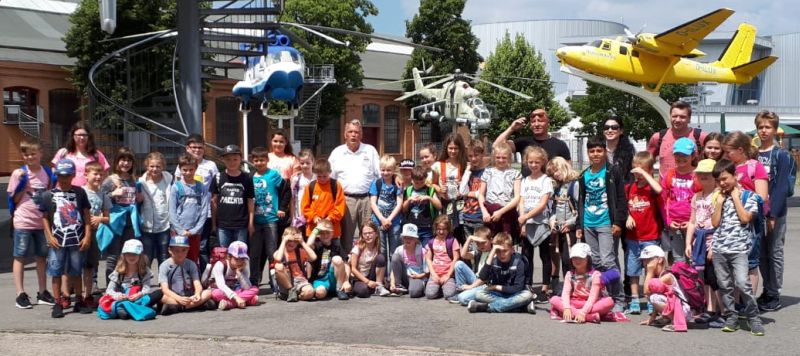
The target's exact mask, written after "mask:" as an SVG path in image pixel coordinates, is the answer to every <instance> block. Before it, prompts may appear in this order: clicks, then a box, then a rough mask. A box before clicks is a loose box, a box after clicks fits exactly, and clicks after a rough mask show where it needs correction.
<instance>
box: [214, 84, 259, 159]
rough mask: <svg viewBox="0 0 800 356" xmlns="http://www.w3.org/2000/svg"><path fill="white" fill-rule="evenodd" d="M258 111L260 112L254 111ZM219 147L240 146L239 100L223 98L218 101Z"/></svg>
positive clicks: (228, 97)
mask: <svg viewBox="0 0 800 356" xmlns="http://www.w3.org/2000/svg"><path fill="white" fill-rule="evenodd" d="M253 111H258V110H253ZM216 121H217V122H216V128H217V140H216V141H217V142H216V144H217V146H220V147H224V146H227V145H238V144H239V99H236V98H235V97H232V96H223V97H219V98H217V99H216Z"/></svg>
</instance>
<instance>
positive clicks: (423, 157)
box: [419, 142, 439, 185]
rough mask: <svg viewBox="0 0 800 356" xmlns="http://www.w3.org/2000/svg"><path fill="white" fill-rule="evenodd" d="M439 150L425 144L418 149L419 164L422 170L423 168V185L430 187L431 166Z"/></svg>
mask: <svg viewBox="0 0 800 356" xmlns="http://www.w3.org/2000/svg"><path fill="white" fill-rule="evenodd" d="M438 152H439V150H438V149H437V148H436V145H434V144H433V143H430V142H428V143H426V144H423V145H422V148H420V149H419V162H420V165H421V166H422V168H425V183H426V184H429V185H432V184H433V183H434V182H433V164H434V163H435V162H436V155H437V153H438Z"/></svg>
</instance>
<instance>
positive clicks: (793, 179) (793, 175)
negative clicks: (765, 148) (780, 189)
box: [769, 147, 797, 197]
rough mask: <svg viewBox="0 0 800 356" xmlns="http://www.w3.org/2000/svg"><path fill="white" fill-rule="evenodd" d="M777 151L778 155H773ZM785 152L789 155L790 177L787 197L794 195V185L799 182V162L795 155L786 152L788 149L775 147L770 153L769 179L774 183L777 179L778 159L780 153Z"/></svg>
mask: <svg viewBox="0 0 800 356" xmlns="http://www.w3.org/2000/svg"><path fill="white" fill-rule="evenodd" d="M775 151H777V152H778V157H777V158H775V157H772V154H773V153H774V152H775ZM781 151H782V152H784V153H786V155H787V156H788V157H789V177H788V179H787V183H788V185H789V187H788V188H789V189H788V190H787V192H788V193H787V195H786V196H787V197H793V196H794V186H795V184H796V183H797V162H796V161H795V160H794V156H792V154H791V153H789V152H786V150H783V149H780V148H777V147H776V148H774V149H773V150H772V151H770V154H769V181H770V183H772V182H773V181H774V179H775V175H776V174H777V173H778V159H780V153H781Z"/></svg>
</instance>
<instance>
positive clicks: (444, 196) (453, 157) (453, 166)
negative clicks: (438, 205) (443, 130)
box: [431, 133, 467, 225]
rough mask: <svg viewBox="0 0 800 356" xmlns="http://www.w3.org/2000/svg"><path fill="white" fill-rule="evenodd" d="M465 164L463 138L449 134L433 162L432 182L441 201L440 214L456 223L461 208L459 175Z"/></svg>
mask: <svg viewBox="0 0 800 356" xmlns="http://www.w3.org/2000/svg"><path fill="white" fill-rule="evenodd" d="M466 166H467V153H466V147H465V146H464V139H463V138H461V135H459V134H457V133H453V134H450V135H449V136H447V139H445V141H444V150H443V151H442V152H441V153H440V154H439V159H438V161H437V162H436V163H434V164H433V166H432V167H431V170H433V183H434V186H433V187H434V189H435V190H436V193H437V194H438V195H439V200H440V201H441V202H442V214H445V215H447V216H449V217H450V222H451V223H452V224H454V225H455V224H457V223H458V213H459V210H461V208H463V204H464V202H463V199H462V198H461V194H459V192H458V187H459V185H460V183H461V176H463V175H464V170H465V169H466Z"/></svg>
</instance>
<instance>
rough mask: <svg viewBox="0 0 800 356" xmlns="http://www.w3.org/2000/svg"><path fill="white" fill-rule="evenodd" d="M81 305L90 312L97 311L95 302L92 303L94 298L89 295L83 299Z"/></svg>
mask: <svg viewBox="0 0 800 356" xmlns="http://www.w3.org/2000/svg"><path fill="white" fill-rule="evenodd" d="M83 304H84V305H86V306H87V307H88V308H89V309H91V310H97V302H95V301H94V298H93V297H92V296H91V295H89V296H87V297H86V298H83Z"/></svg>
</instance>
